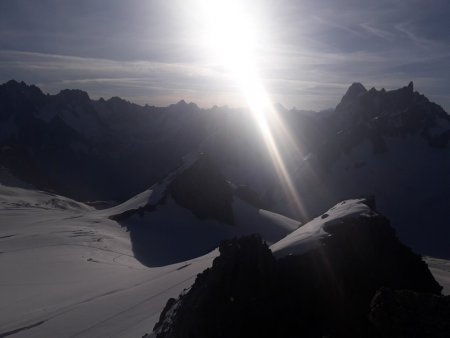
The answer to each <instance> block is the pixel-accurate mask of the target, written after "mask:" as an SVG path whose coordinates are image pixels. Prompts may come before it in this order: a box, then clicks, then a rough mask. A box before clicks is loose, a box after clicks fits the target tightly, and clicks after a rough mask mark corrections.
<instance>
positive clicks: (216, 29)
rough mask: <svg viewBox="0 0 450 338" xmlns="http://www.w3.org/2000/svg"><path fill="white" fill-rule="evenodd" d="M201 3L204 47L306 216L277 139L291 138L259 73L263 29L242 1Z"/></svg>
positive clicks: (206, 0)
mask: <svg viewBox="0 0 450 338" xmlns="http://www.w3.org/2000/svg"><path fill="white" fill-rule="evenodd" d="M198 1H199V2H198V3H199V8H200V12H201V16H202V21H203V23H204V27H203V36H202V40H203V46H204V48H205V49H206V50H207V51H208V52H209V53H211V54H212V55H213V59H214V60H216V62H217V63H218V64H219V65H221V66H222V67H224V68H225V69H226V71H227V72H228V73H229V74H230V75H231V77H232V79H233V81H234V82H235V83H236V84H237V86H238V88H239V90H240V92H241V94H242V95H243V97H244V99H245V101H246V103H247V106H248V107H249V110H250V112H251V114H252V116H253V118H254V120H255V123H256V125H257V127H258V129H259V130H260V132H261V135H262V138H263V140H264V142H265V144H266V147H267V150H268V152H269V153H270V156H271V159H272V162H273V164H274V167H275V169H276V171H277V173H278V176H279V178H280V182H281V184H282V186H283V190H284V191H285V194H286V196H287V198H288V200H289V201H290V202H291V203H292V204H293V205H294V206H295V207H296V208H297V209H298V210H299V211H300V212H302V213H304V208H303V206H302V203H301V200H300V198H299V196H298V194H297V191H296V189H295V186H294V184H293V182H292V179H291V177H290V175H289V173H288V170H287V168H286V165H285V163H284V161H283V158H282V156H281V153H280V151H279V147H278V144H277V138H281V137H282V138H286V139H287V140H291V139H292V138H291V137H290V136H289V135H288V133H287V128H285V127H284V126H283V124H282V122H281V119H280V118H279V116H278V113H277V112H276V110H275V109H274V107H273V104H272V102H271V99H270V96H269V94H268V92H267V91H266V89H265V88H264V85H263V81H262V79H261V77H260V75H259V71H258V66H257V57H256V47H257V41H258V32H259V31H261V29H258V23H257V22H256V21H255V18H253V17H252V16H251V15H249V12H248V11H246V8H244V7H243V3H244V2H243V1H237V0H198ZM274 129H278V130H279V131H281V132H280V133H277V138H276V137H275V136H274ZM286 143H287V142H283V144H286Z"/></svg>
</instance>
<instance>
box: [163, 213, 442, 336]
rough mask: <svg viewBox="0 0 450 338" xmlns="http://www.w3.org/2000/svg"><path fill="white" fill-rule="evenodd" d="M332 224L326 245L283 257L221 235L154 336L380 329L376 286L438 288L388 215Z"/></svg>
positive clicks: (256, 243) (372, 332) (367, 332)
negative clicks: (375, 316)
mask: <svg viewBox="0 0 450 338" xmlns="http://www.w3.org/2000/svg"><path fill="white" fill-rule="evenodd" d="M326 231H327V232H329V234H330V235H329V236H325V237H322V239H321V245H320V246H318V247H314V248H313V249H311V250H309V251H307V252H306V253H303V254H301V255H291V256H285V257H282V258H279V259H276V258H275V257H274V256H273V255H272V252H271V251H270V249H269V248H268V247H267V245H266V244H265V243H264V242H262V240H261V239H260V238H259V237H258V236H250V237H246V238H241V239H235V240H231V241H225V242H223V243H222V244H221V245H220V248H219V250H220V256H219V257H218V258H216V259H215V260H214V262H213V265H212V268H210V269H207V270H205V271H204V272H203V273H201V274H200V275H198V276H197V279H196V281H195V283H194V285H193V286H192V288H191V289H190V290H188V291H187V292H185V293H184V294H182V295H181V296H180V297H179V298H178V299H177V300H174V299H171V300H169V302H168V303H167V306H166V308H165V309H164V311H163V313H162V314H161V318H160V320H159V322H158V323H157V324H156V326H155V328H154V332H155V334H156V336H157V337H324V336H327V337H379V336H380V333H379V331H378V328H377V327H375V326H374V325H373V323H372V322H371V321H370V320H369V319H368V318H369V317H368V314H369V311H370V304H371V300H372V298H373V297H374V295H375V294H376V292H377V290H379V289H380V288H382V287H387V288H390V289H393V290H399V289H407V290H413V291H415V292H426V293H430V294H434V295H439V294H440V291H441V287H440V286H439V285H438V284H437V283H436V281H435V280H434V279H433V277H432V275H431V273H430V271H429V270H428V268H427V266H426V264H425V263H424V262H423V261H422V260H421V258H420V256H418V255H416V254H414V253H413V252H412V251H411V250H410V249H409V248H407V247H406V246H404V245H403V244H402V243H401V242H400V241H399V240H398V239H397V237H396V236H395V231H394V230H393V229H392V227H391V226H390V224H389V221H388V220H387V219H386V218H385V217H383V216H380V215H378V214H376V213H373V214H372V215H371V216H370V217H369V216H368V215H360V216H359V217H355V218H343V219H342V220H341V221H340V222H339V223H338V224H333V226H332V227H330V228H327V230H326ZM436 297H437V296H436Z"/></svg>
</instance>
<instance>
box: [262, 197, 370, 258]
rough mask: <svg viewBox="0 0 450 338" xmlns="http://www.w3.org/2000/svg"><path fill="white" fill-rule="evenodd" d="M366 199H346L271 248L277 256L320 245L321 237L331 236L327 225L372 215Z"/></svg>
mask: <svg viewBox="0 0 450 338" xmlns="http://www.w3.org/2000/svg"><path fill="white" fill-rule="evenodd" d="M363 202H364V199H352V200H346V201H343V202H341V203H339V204H336V205H335V206H334V207H332V208H331V209H330V210H328V211H327V212H326V213H324V214H323V215H321V216H319V217H316V218H314V219H313V220H311V221H310V222H308V223H306V224H305V225H303V226H301V227H300V228H298V229H297V230H296V231H294V232H292V233H290V234H289V235H287V236H286V237H285V238H283V239H282V240H280V241H278V242H277V243H275V244H273V245H272V246H271V247H270V249H271V250H272V252H273V253H274V255H275V256H276V257H283V256H286V255H291V254H292V255H295V254H302V253H305V252H307V251H308V250H310V249H312V248H315V247H316V246H318V245H320V239H321V238H323V237H325V236H329V234H328V233H327V232H326V231H325V229H324V228H325V226H331V225H334V224H338V223H339V222H340V221H341V220H342V219H345V218H352V217H359V216H364V217H370V216H371V215H373V212H372V211H371V209H370V208H369V207H368V206H367V205H366V204H364V203H363Z"/></svg>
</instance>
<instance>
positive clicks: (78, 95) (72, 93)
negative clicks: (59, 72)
mask: <svg viewBox="0 0 450 338" xmlns="http://www.w3.org/2000/svg"><path fill="white" fill-rule="evenodd" d="M56 97H57V98H59V99H62V100H64V101H66V102H70V103H83V102H88V101H90V97H89V95H88V93H86V92H85V91H83V90H80V89H63V90H61V91H60V92H59V93H58V94H57V95H56Z"/></svg>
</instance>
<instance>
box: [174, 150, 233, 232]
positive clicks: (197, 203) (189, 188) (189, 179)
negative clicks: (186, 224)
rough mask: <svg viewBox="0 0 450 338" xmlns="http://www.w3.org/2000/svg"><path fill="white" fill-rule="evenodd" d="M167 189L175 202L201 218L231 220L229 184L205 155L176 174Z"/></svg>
mask: <svg viewBox="0 0 450 338" xmlns="http://www.w3.org/2000/svg"><path fill="white" fill-rule="evenodd" d="M169 191H170V195H171V196H172V197H173V198H174V200H175V202H177V204H179V205H181V206H182V207H184V208H186V209H189V210H190V211H192V213H193V214H194V215H196V216H197V217H198V218H200V219H215V220H217V221H219V222H224V223H228V224H233V223H234V217H233V209H232V206H231V203H232V201H233V190H232V187H231V186H230V184H229V183H228V182H227V181H226V180H225V177H223V176H222V174H221V173H220V170H219V169H218V168H217V167H216V165H215V164H214V162H213V161H212V160H211V158H209V156H207V155H202V156H201V157H200V158H199V159H198V160H197V161H196V162H195V163H194V164H193V165H192V166H190V167H189V168H188V169H186V170H185V171H183V172H182V173H181V174H179V175H178V176H177V177H176V178H175V179H174V180H173V181H172V183H171V184H170V187H169Z"/></svg>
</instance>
